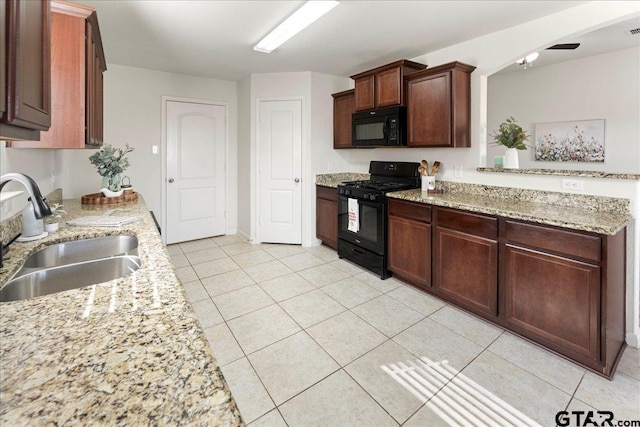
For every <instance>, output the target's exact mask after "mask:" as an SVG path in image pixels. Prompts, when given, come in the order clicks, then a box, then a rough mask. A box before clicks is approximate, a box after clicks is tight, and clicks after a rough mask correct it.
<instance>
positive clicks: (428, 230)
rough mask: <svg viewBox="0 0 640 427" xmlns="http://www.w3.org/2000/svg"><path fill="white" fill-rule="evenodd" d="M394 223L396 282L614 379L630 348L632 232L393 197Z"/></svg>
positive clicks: (391, 238)
mask: <svg viewBox="0 0 640 427" xmlns="http://www.w3.org/2000/svg"><path fill="white" fill-rule="evenodd" d="M388 225H389V246H388V256H389V269H390V270H391V271H392V272H393V274H394V276H397V277H398V278H400V279H401V280H404V281H406V282H408V283H410V284H413V285H415V286H417V287H419V288H421V289H423V290H425V291H427V292H429V293H431V294H434V295H436V296H438V297H440V298H442V299H444V300H446V301H449V302H451V303H453V304H455V305H457V306H459V307H461V308H464V309H465V310H468V311H470V312H472V313H475V314H477V315H480V316H482V317H483V318H485V319H488V320H490V321H491V322H493V323H496V324H498V325H500V326H502V327H504V328H506V329H508V330H511V331H513V332H515V333H517V334H519V335H520V336H522V337H524V338H526V339H528V340H530V341H533V342H536V343H538V344H540V345H542V346H544V347H546V348H548V349H549V350H552V351H554V352H555V353H557V354H559V355H561V356H564V357H566V358H568V359H570V360H573V361H574V362H577V363H579V364H581V365H582V366H585V367H587V368H589V369H591V370H592V371H594V372H597V373H599V374H601V375H603V376H605V377H607V378H611V377H612V376H613V373H614V372H615V368H616V366H617V363H618V361H619V358H620V356H621V355H622V350H623V349H624V346H625V340H624V338H625V287H626V264H625V263H626V228H623V229H622V230H620V231H619V232H618V233H616V234H615V235H613V236H609V235H601V234H596V233H588V232H582V231H575V230H570V229H566V228H561V227H553V226H546V225H539V224H532V223H528V222H524V221H516V220H511V219H506V218H503V217H496V216H490V215H483V214H476V213H472V212H468V211H462V210H457V209H451V208H443V207H437V206H436V207H432V206H430V205H427V204H423V203H416V202H406V201H400V200H395V199H390V200H389V217H388ZM429 237H431V241H429ZM430 267H431V268H430Z"/></svg>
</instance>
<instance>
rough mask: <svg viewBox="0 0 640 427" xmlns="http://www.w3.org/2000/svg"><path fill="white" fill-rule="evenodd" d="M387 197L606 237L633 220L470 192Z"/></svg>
mask: <svg viewBox="0 0 640 427" xmlns="http://www.w3.org/2000/svg"><path fill="white" fill-rule="evenodd" d="M387 197H391V198H395V199H402V200H408V201H412V202H419V203H426V204H430V205H436V206H444V207H450V208H456V209H462V210H467V211H471V212H478V213H484V214H488V215H498V216H502V217H506V218H513V219H519V220H523V221H531V222H535V223H539V224H545V225H555V226H560V227H566V228H570V229H574V230H581V231H590V232H594V233H600V234H606V235H614V234H616V233H617V232H618V231H620V230H621V229H622V228H623V227H624V226H626V225H627V223H628V222H629V220H630V219H631V217H630V215H629V214H628V213H625V212H605V211H593V210H586V209H580V208H575V207H567V206H556V205H551V204H545V203H535V202H529V201H521V200H517V199H513V198H494V197H487V196H482V195H477V194H467V193H441V194H423V193H422V191H421V190H420V189H415V190H405V191H397V192H393V193H387Z"/></svg>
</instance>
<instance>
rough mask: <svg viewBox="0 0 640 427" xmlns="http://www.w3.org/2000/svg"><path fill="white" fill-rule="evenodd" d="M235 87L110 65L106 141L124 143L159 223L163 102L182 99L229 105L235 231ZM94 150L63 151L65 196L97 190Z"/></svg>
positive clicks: (230, 224) (132, 173)
mask: <svg viewBox="0 0 640 427" xmlns="http://www.w3.org/2000/svg"><path fill="white" fill-rule="evenodd" d="M237 90H238V89H237V83H236V82H231V81H225V80H216V79H208V78H201V77H193V76H187V75H181V74H173V73H166V72H161V71H154V70H147V69H142V68H134V67H126V66H122V65H112V64H110V65H108V68H107V71H106V72H105V74H104V141H105V142H106V143H109V144H112V145H114V146H117V147H124V145H125V144H126V143H128V144H129V145H130V146H132V147H134V148H135V151H134V152H132V153H130V154H129V155H128V156H129V158H130V164H131V166H130V167H129V169H127V170H126V171H125V175H128V176H129V177H130V178H131V183H132V184H133V186H134V189H135V190H137V191H138V192H140V194H142V196H143V197H144V199H145V202H146V203H147V206H148V207H149V209H150V210H153V211H154V213H155V215H156V217H157V218H158V221H162V215H161V212H162V197H163V195H162V189H163V185H162V184H163V176H162V171H163V162H164V161H165V160H164V157H163V155H162V153H160V154H157V155H154V154H152V152H151V147H152V146H153V145H157V146H159V147H162V143H163V141H162V135H163V130H162V97H163V96H171V97H180V98H189V99H197V100H206V101H218V102H223V103H227V104H229V116H228V121H229V126H228V128H229V135H228V138H229V152H228V153H227V160H228V163H227V178H228V180H229V182H228V183H227V188H228V190H229V191H227V230H228V231H230V232H233V233H235V231H236V229H237V198H236V195H237V194H238V190H237V175H238V172H237V164H238V162H237V156H238V154H237V128H238V126H237V116H238V114H237V109H238V102H237V97H238V95H237ZM93 152H94V150H60V151H59V152H58V153H57V167H58V170H59V171H60V173H61V174H62V187H63V190H64V196H65V197H70V198H74V197H80V196H82V195H83V194H88V193H94V192H96V191H98V190H99V185H100V180H101V178H100V176H99V175H98V174H97V172H96V170H95V167H94V166H93V165H91V163H90V162H89V156H90V155H91V154H92V153H93Z"/></svg>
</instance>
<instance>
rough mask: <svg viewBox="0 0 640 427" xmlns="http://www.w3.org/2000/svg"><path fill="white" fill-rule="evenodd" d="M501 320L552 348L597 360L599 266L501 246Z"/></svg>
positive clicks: (512, 246) (598, 355) (515, 247)
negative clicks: (502, 252)
mask: <svg viewBox="0 0 640 427" xmlns="http://www.w3.org/2000/svg"><path fill="white" fill-rule="evenodd" d="M503 274H504V309H503V311H504V320H505V322H506V323H507V324H508V325H509V326H510V327H511V328H512V329H514V330H515V331H516V332H520V333H521V334H523V335H524V336H526V337H529V338H531V339H533V340H535V341H538V342H541V343H542V344H545V345H547V346H549V347H551V348H553V349H554V350H557V351H560V352H563V350H569V351H570V352H572V353H573V354H576V353H577V354H579V355H583V356H587V357H589V358H591V359H596V360H599V359H600V354H599V348H600V342H599V334H598V328H599V325H600V315H599V306H600V294H599V291H600V268H599V267H598V266H596V265H592V264H588V263H584V262H579V261H575V260H572V259H569V258H564V257H561V256H556V255H550V254H546V253H543V252H538V251H535V250H532V249H526V248H522V247H519V246H515V245H510V244H506V245H505V250H504V270H503Z"/></svg>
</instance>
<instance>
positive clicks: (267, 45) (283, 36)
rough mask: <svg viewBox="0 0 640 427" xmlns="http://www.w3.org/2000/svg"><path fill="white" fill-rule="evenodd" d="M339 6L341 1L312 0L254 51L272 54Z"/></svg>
mask: <svg viewBox="0 0 640 427" xmlns="http://www.w3.org/2000/svg"><path fill="white" fill-rule="evenodd" d="M338 4H340V2H339V1H332V0H311V1H308V2H306V3H305V4H304V5H303V6H302V7H301V8H300V9H298V10H296V11H295V12H294V13H293V15H291V16H289V17H288V18H287V19H285V20H284V22H283V23H282V24H280V25H278V26H277V27H276V28H275V29H274V30H273V31H271V32H270V33H269V34H268V35H267V36H266V37H265V38H263V39H262V40H260V42H259V43H258V44H257V45H255V46H254V47H253V50H257V51H258V52H264V53H270V52H271V51H272V50H275V49H276V48H277V47H278V46H280V45H281V44H282V43H284V42H286V41H287V40H289V39H290V38H291V37H293V36H295V35H296V34H298V33H299V32H300V31H302V30H304V29H305V28H306V27H307V26H309V25H310V24H312V23H313V22H314V21H315V20H316V19H318V18H320V17H321V16H322V15H324V14H325V13H327V12H329V11H330V10H331V9H333V8H334V7H336V6H337V5H338Z"/></svg>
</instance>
